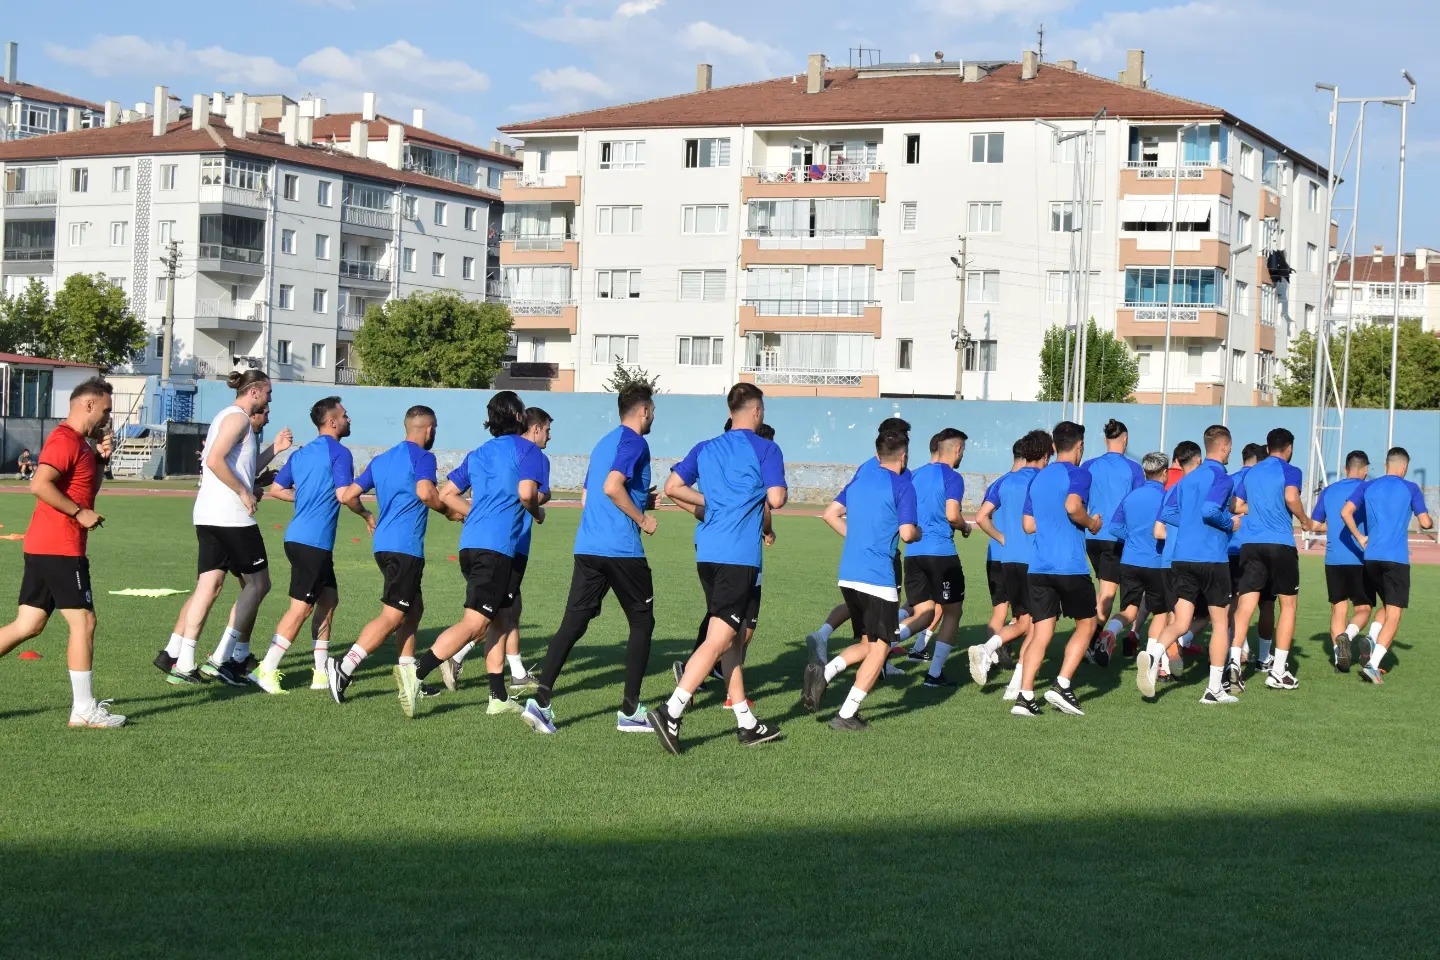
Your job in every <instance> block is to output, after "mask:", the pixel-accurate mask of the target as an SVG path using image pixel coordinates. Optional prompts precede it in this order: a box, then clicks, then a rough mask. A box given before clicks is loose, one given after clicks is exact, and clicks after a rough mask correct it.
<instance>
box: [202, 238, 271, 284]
mask: <svg viewBox="0 0 1440 960" xmlns="http://www.w3.org/2000/svg"><path fill="white" fill-rule="evenodd" d="M198 251H199V257H198V260H197V266H198V267H199V269H200V271H201V272H202V273H223V274H235V275H239V276H245V277H258V276H260V275H261V274H263V273H264V272H265V251H264V250H256V249H254V248H251V247H237V246H231V245H230V244H224V243H202V244H200V245H199V247H198Z"/></svg>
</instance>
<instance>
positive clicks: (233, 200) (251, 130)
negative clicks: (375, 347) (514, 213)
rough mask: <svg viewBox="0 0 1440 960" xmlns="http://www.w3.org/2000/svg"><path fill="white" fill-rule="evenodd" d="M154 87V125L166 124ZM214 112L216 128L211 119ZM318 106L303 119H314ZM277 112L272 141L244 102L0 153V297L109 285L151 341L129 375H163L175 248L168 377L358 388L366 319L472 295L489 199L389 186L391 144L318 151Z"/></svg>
mask: <svg viewBox="0 0 1440 960" xmlns="http://www.w3.org/2000/svg"><path fill="white" fill-rule="evenodd" d="M164 102H165V97H164V94H163V88H158V89H157V97H156V108H155V109H156V114H157V116H158V117H161V118H163V116H164V115H165V114H164V113H163V112H162V111H161V105H162V104H163V103H164ZM211 106H216V107H219V108H220V110H221V111H223V113H224V115H225V118H224V119H222V118H221V116H220V115H219V114H218V113H216V114H212V113H211V112H210V108H211ZM314 107H315V105H314V104H313V103H312V104H311V105H310V110H311V111H312V112H313V110H314ZM299 113H300V111H299V109H298V105H297V104H293V103H292V104H289V105H288V107H287V109H286V112H285V114H284V115H283V117H282V118H281V127H282V130H281V131H280V132H274V131H268V130H265V129H263V128H262V124H261V117H260V112H259V109H258V106H257V105H256V104H255V103H253V102H247V101H246V99H245V97H244V96H243V95H240V96H238V97H235V98H227V99H224V100H223V101H222V100H220V99H216V100H215V101H212V100H211V99H210V98H208V97H197V98H195V102H194V105H193V107H192V113H191V116H190V117H189V119H188V120H187V121H183V122H179V123H169V124H167V123H165V122H164V120H163V119H157V118H155V117H152V118H150V120H149V122H136V123H129V124H122V125H120V126H116V127H107V128H101V129H96V130H89V131H83V132H81V133H74V134H64V135H56V136H54V137H47V138H43V139H41V140H28V141H21V142H19V143H12V144H0V166H3V169H4V175H5V177H6V182H7V184H8V183H10V182H11V181H12V177H13V176H17V175H22V174H23V177H24V178H26V179H27V182H34V183H39V182H45V183H47V184H49V185H50V189H49V191H48V192H43V193H36V192H33V191H32V192H29V193H24V194H21V193H14V192H11V191H7V192H6V194H5V197H4V205H3V207H0V220H3V228H4V236H5V247H4V260H3V262H0V286H3V289H5V290H6V291H7V292H10V293H14V292H18V290H20V289H21V288H23V286H24V285H26V284H28V283H29V282H30V281H31V279H32V278H38V279H40V280H41V281H42V282H44V283H45V284H46V286H47V287H49V288H50V289H51V290H54V289H56V288H58V287H59V286H60V285H61V284H63V283H64V281H65V278H66V277H68V276H70V275H71V274H74V273H102V274H104V275H105V276H107V277H109V278H111V279H112V282H114V283H116V284H118V285H120V286H122V287H123V288H124V289H125V290H126V291H127V293H128V294H129V296H130V300H131V304H132V307H133V309H134V310H135V312H136V314H137V315H138V316H140V317H142V318H143V319H144V321H145V323H146V326H147V327H148V329H149V331H150V336H149V341H148V344H147V349H146V350H144V351H142V353H141V355H139V356H137V357H136V358H135V360H134V362H133V364H132V369H131V370H129V371H121V372H130V373H136V374H155V373H159V372H160V369H161V351H162V347H163V336H162V331H163V319H164V311H165V302H166V284H167V282H168V281H167V280H166V277H165V270H164V268H163V266H162V265H161V264H160V263H159V262H158V261H159V259H160V258H161V257H162V256H163V255H164V254H165V252H166V251H167V249H168V247H169V244H170V243H171V242H172V241H174V242H175V243H177V244H178V247H179V262H180V267H179V270H178V272H177V274H178V275H177V280H176V285H175V322H174V328H173V330H174V346H173V350H174V353H173V371H174V373H175V374H178V375H182V376H183V375H187V374H188V375H194V376H197V377H204V376H221V377H223V376H225V375H226V374H228V373H229V371H230V370H231V369H233V368H234V366H235V365H236V363H237V362H239V363H247V362H248V363H250V364H251V365H255V366H259V367H262V368H263V369H265V370H267V372H269V373H270V374H271V376H273V377H275V378H276V379H279V380H305V381H313V382H322V383H330V382H338V383H354V382H357V380H358V369H359V362H358V357H357V356H356V355H355V354H354V353H353V341H354V337H355V333H356V331H358V329H359V327H360V324H361V321H362V319H363V316H364V313H365V310H366V309H367V308H368V307H369V306H371V305H378V304H381V303H384V302H385V301H386V300H388V299H390V298H393V297H403V296H406V295H408V294H410V293H413V292H417V291H429V290H448V291H455V292H458V293H460V294H462V295H464V296H469V297H471V298H474V299H483V298H484V297H485V296H486V272H487V266H488V265H489V258H490V257H491V256H492V253H493V252H496V251H495V248H494V244H493V243H492V242H491V240H490V237H489V233H490V230H489V228H490V224H491V221H492V218H493V219H495V220H497V221H498V215H494V214H492V210H491V208H492V206H496V207H498V197H497V195H496V194H495V193H493V192H491V191H489V190H487V189H483V188H477V187H466V186H464V185H462V184H460V183H458V182H455V181H453V180H442V179H440V178H436V177H431V176H428V175H426V174H422V173H417V172H414V171H407V170H404V169H403V162H402V160H401V159H400V158H402V157H403V132H402V130H401V127H400V125H392V126H391V127H390V128H389V134H390V135H389V136H388V137H387V139H386V141H384V142H382V146H383V147H385V148H386V155H387V158H388V159H391V160H394V161H395V162H394V163H387V162H382V161H380V160H373V159H369V152H368V151H369V143H368V136H366V133H368V130H364V131H363V132H362V130H363V128H365V127H366V125H365V124H357V127H359V128H362V130H357V133H358V134H359V136H358V137H357V139H356V140H355V142H354V144H352V145H349V146H351V147H353V148H354V149H355V150H356V151H357V153H358V154H359V155H358V156H357V155H354V154H352V153H350V152H347V149H345V148H343V147H342V146H339V145H334V144H327V145H325V146H320V145H318V144H316V143H315V142H314V137H313V124H314V122H315V118H314V117H313V116H305V117H301V116H300V115H299Z"/></svg>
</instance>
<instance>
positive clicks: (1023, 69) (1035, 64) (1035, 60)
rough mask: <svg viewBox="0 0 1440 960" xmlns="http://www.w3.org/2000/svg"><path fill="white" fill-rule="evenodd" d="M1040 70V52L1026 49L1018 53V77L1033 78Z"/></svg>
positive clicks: (1022, 78)
mask: <svg viewBox="0 0 1440 960" xmlns="http://www.w3.org/2000/svg"><path fill="white" fill-rule="evenodd" d="M1039 72H1040V54H1038V53H1036V52H1035V51H1034V50H1026V51H1025V52H1024V53H1023V54H1021V55H1020V79H1021V80H1034V79H1035V75H1036V74H1038V73H1039Z"/></svg>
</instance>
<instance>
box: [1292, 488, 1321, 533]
mask: <svg viewBox="0 0 1440 960" xmlns="http://www.w3.org/2000/svg"><path fill="white" fill-rule="evenodd" d="M1285 507H1286V509H1288V510H1289V511H1290V516H1292V517H1294V518H1295V519H1296V520H1298V521H1300V529H1301V530H1304V531H1306V532H1312V531H1314V530H1315V521H1313V520H1311V519H1310V518H1309V517H1308V516H1306V514H1305V504H1303V503H1301V502H1300V488H1299V487H1288V486H1287V487H1286V488H1285Z"/></svg>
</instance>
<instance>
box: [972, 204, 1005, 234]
mask: <svg viewBox="0 0 1440 960" xmlns="http://www.w3.org/2000/svg"><path fill="white" fill-rule="evenodd" d="M968 227H969V230H970V232H971V233H999V232H1000V204H998V203H987V202H982V203H972V204H970V218H969V223H968Z"/></svg>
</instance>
